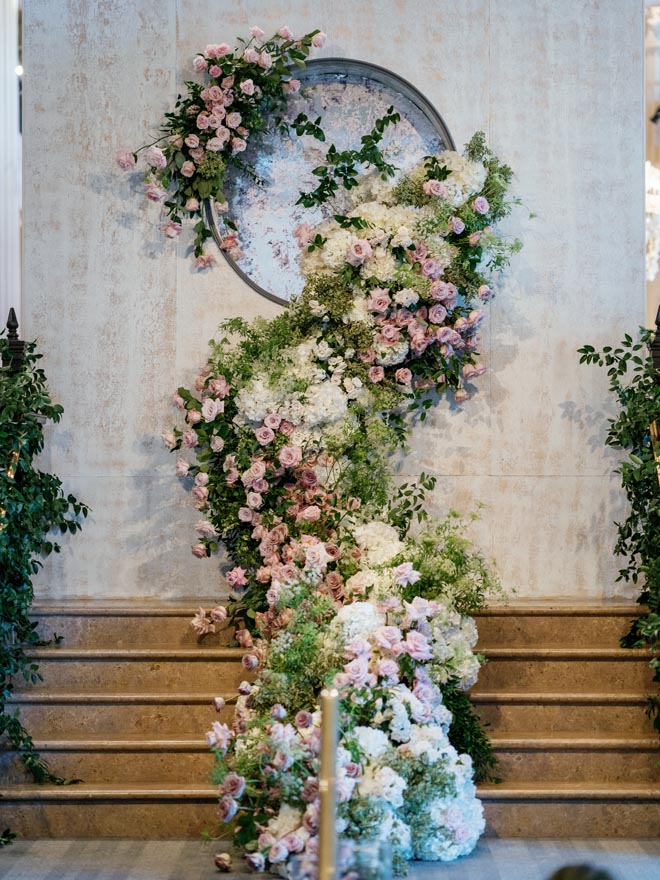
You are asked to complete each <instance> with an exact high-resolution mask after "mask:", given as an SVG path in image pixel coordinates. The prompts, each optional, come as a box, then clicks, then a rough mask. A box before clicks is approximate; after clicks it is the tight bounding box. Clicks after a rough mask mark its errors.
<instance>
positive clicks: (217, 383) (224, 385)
mask: <svg viewBox="0 0 660 880" xmlns="http://www.w3.org/2000/svg"><path fill="white" fill-rule="evenodd" d="M230 389H231V386H230V385H229V383H228V382H227V380H226V379H225V377H224V376H217V377H216V378H215V379H210V380H209V391H210V392H211V394H213V396H214V397H227V395H228V394H229V391H230Z"/></svg>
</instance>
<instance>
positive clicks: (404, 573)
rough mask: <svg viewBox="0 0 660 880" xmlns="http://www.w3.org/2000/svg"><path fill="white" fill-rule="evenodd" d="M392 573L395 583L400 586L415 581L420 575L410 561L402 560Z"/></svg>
mask: <svg viewBox="0 0 660 880" xmlns="http://www.w3.org/2000/svg"><path fill="white" fill-rule="evenodd" d="M393 574H394V579H395V580H396V582H397V584H400V585H401V586H402V587H405V586H406V585H407V584H415V583H417V581H418V580H419V579H420V577H421V574H420V573H419V572H418V571H415V569H414V568H413V564H412V562H402V563H401V565H397V567H396V568H395V569H394V571H393Z"/></svg>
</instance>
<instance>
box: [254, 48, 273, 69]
mask: <svg viewBox="0 0 660 880" xmlns="http://www.w3.org/2000/svg"><path fill="white" fill-rule="evenodd" d="M257 64H258V65H259V67H262V68H263V69H264V70H268V69H269V68H271V67H272V66H273V59H272V58H271V56H270V55H269V54H268V52H266V50H265V49H264V50H263V51H262V52H260V54H259V60H258V61H257Z"/></svg>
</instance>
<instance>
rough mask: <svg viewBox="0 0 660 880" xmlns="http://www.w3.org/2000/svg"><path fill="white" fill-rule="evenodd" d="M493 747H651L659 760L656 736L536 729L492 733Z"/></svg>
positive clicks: (659, 753) (572, 748) (573, 748)
mask: <svg viewBox="0 0 660 880" xmlns="http://www.w3.org/2000/svg"><path fill="white" fill-rule="evenodd" d="M490 741H491V742H492V744H493V747H494V748H496V749H498V748H499V749H504V748H507V749H514V748H519V749H548V750H553V749H561V750H562V751H564V750H576V751H577V750H580V749H594V750H598V749H602V750H606V749H642V750H643V749H651V750H658V760H660V749H659V745H660V744H659V743H658V738H657V736H630V737H627V736H567V735H566V734H565V733H562V734H546V735H543V736H539V734H538V731H534V732H530V733H529V734H526V733H524V732H520V733H516V735H515V736H497V735H496V734H494V735H493V736H491V737H490Z"/></svg>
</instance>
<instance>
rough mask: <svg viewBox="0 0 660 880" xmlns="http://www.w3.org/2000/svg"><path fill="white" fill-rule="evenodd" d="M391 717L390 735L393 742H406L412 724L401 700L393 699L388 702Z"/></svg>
mask: <svg viewBox="0 0 660 880" xmlns="http://www.w3.org/2000/svg"><path fill="white" fill-rule="evenodd" d="M390 709H391V711H392V718H391V720H390V736H391V737H392V739H393V740H394V741H395V742H398V743H402V742H408V740H409V739H410V735H411V733H412V724H411V723H410V718H409V717H408V711H407V710H406V707H405V706H404V704H403V703H402V702H401V700H397V699H393V700H392V702H391V703H390Z"/></svg>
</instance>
